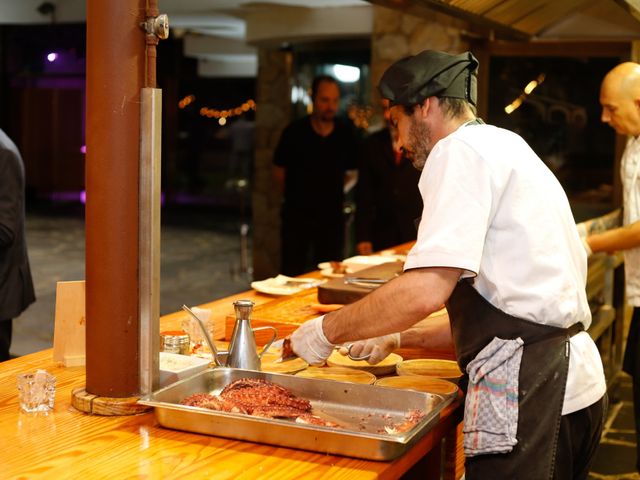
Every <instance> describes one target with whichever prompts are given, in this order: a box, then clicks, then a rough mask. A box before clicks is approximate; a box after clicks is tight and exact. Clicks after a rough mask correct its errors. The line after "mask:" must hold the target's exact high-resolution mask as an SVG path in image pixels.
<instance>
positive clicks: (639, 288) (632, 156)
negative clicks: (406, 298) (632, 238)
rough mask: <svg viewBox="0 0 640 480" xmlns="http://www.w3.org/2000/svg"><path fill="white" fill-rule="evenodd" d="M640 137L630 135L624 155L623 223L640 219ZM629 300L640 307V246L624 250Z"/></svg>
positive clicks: (622, 175)
mask: <svg viewBox="0 0 640 480" xmlns="http://www.w3.org/2000/svg"><path fill="white" fill-rule="evenodd" d="M639 173H640V139H638V138H637V137H630V138H629V140H628V141H627V146H626V148H625V149H624V154H623V155H622V162H621V165H620V176H621V177H622V188H623V200H624V203H623V205H624V209H623V224H624V225H629V224H631V223H634V222H637V221H638V220H640V181H639V180H638V174H639ZM624 273H625V280H626V282H625V283H626V293H627V301H628V302H629V303H630V304H631V305H633V306H634V307H640V247H636V248H630V249H628V250H625V251H624Z"/></svg>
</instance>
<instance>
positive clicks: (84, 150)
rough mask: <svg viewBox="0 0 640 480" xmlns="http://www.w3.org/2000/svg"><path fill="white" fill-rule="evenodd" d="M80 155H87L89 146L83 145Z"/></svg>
mask: <svg viewBox="0 0 640 480" xmlns="http://www.w3.org/2000/svg"><path fill="white" fill-rule="evenodd" d="M80 153H82V154H83V155H85V154H86V153H87V146H86V145H82V146H81V147H80Z"/></svg>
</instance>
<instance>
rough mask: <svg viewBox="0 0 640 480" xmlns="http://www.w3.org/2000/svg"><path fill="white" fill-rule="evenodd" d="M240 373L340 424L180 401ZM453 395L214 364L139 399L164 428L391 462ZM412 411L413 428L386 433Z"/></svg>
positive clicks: (217, 388)
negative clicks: (415, 416)
mask: <svg viewBox="0 0 640 480" xmlns="http://www.w3.org/2000/svg"><path fill="white" fill-rule="evenodd" d="M240 378H262V379H265V380H268V381H271V382H273V383H276V384H278V385H282V386H283V387H285V388H288V389H289V390H290V391H291V392H292V393H293V394H295V395H298V396H300V397H304V398H306V399H308V400H309V401H310V402H311V406H312V408H313V413H314V414H315V415H318V416H320V417H322V418H325V419H327V420H332V421H334V422H336V423H338V424H340V425H341V426H342V427H343V428H333V427H325V426H315V425H301V424H297V423H295V422H294V421H292V420H287V419H270V418H259V417H253V416H251V415H243V414H234V413H226V412H218V411H213V410H207V409H204V408H199V407H188V406H185V405H181V404H180V401H181V400H182V399H183V398H185V397H187V396H189V395H191V394H193V393H205V392H206V393H211V394H218V393H219V392H220V390H222V388H224V386H226V385H227V384H229V383H231V382H233V381H235V380H238V379H240ZM452 400H453V396H452V395H440V394H432V393H424V392H414V391H409V390H398V389H393V388H386V387H377V386H374V385H361V384H354V383H348V382H338V381H333V380H320V379H315V378H302V377H296V376H291V375H282V374H277V373H266V372H258V371H253V370H241V369H233V368H213V369H209V370H205V371H204V372H200V373H198V374H196V375H194V376H192V377H189V378H186V379H184V380H181V381H179V382H176V383H174V384H172V385H170V386H168V387H165V388H162V389H160V390H157V391H155V392H153V393H152V394H150V395H147V396H145V397H143V398H142V399H141V400H139V402H140V403H142V404H143V405H149V406H152V407H155V414H156V418H157V420H158V422H159V423H160V425H161V426H163V427H166V428H173V429H177V430H185V431H188V432H195V433H202V434H206V435H215V436H220V437H226V438H233V439H236V440H246V441H251V442H259V443H267V444H271V445H277V446H281V447H292V448H299V449H304V450H311V451H314V452H320V453H331V454H336V455H345V456H350V457H358V458H364V459H368V460H391V459H393V458H396V457H398V456H399V455H401V454H403V453H404V452H406V451H407V450H408V449H409V448H410V447H411V446H412V445H413V444H414V443H416V442H417V441H418V440H419V439H420V438H421V437H422V436H423V435H424V434H425V433H426V432H428V431H429V430H430V429H431V428H432V427H433V426H434V425H435V424H436V423H437V422H438V419H439V417H440V412H441V411H442V409H443V408H444V407H445V406H447V405H448V404H449V403H450V402H451V401H452ZM413 409H420V410H422V411H423V412H425V416H424V417H423V418H422V420H420V422H418V423H417V424H416V425H415V426H414V427H413V428H412V429H411V430H409V431H407V432H404V433H399V434H388V433H386V432H385V431H384V426H385V425H391V424H399V423H402V421H403V420H404V419H405V415H406V414H407V413H408V412H409V411H410V410H413ZM380 432H383V433H380Z"/></svg>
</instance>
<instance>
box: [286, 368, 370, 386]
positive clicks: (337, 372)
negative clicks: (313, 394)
mask: <svg viewBox="0 0 640 480" xmlns="http://www.w3.org/2000/svg"><path fill="white" fill-rule="evenodd" d="M296 377H306V378H320V379H323V380H338V381H340V382H351V383H364V384H368V385H371V384H373V383H374V382H375V381H376V376H375V375H373V374H372V373H369V372H364V371H362V370H356V369H353V368H346V367H309V368H307V369H305V370H302V371H301V372H298V373H296Z"/></svg>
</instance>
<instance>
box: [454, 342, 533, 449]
mask: <svg viewBox="0 0 640 480" xmlns="http://www.w3.org/2000/svg"><path fill="white" fill-rule="evenodd" d="M523 344H524V342H523V341H522V339H521V338H516V339H515V340H502V339H500V338H497V337H494V339H493V340H491V342H490V343H489V344H488V345H487V346H486V347H484V348H483V349H482V350H481V351H480V353H478V355H477V356H476V358H474V359H473V360H472V361H471V362H469V365H467V373H468V374H469V387H468V390H467V397H466V400H465V405H464V429H463V432H464V454H465V456H467V457H473V456H475V455H485V454H491V453H507V452H510V451H511V450H512V449H513V447H514V445H515V444H516V443H518V440H517V439H516V432H517V430H518V375H519V372H520V361H521V360H522V345H523Z"/></svg>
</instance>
